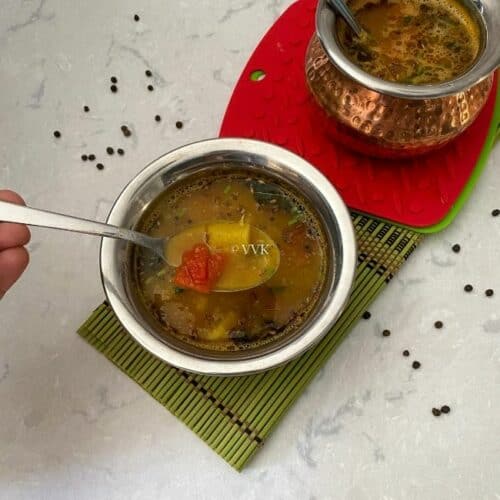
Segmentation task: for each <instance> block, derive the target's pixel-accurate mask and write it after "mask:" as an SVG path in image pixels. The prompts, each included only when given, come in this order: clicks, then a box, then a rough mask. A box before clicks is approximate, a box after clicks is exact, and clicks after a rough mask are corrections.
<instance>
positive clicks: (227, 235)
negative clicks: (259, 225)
mask: <svg viewBox="0 0 500 500" xmlns="http://www.w3.org/2000/svg"><path fill="white" fill-rule="evenodd" d="M207 235H208V244H209V245H210V247H211V248H213V249H217V250H227V249H230V248H232V247H233V246H235V245H238V246H241V245H248V244H249V243H250V225H249V224H242V223H239V222H214V223H213V224H208V226H207Z"/></svg>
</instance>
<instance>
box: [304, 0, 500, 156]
mask: <svg viewBox="0 0 500 500" xmlns="http://www.w3.org/2000/svg"><path fill="white" fill-rule="evenodd" d="M462 1H463V3H464V4H465V5H466V6H467V7H468V8H470V10H471V12H472V13H473V15H474V16H475V17H476V19H477V20H478V23H479V25H480V28H481V33H482V39H483V40H482V50H481V53H480V55H479V57H478V59H477V60H476V62H475V64H474V66H473V67H472V68H471V69H470V70H469V71H467V72H466V73H465V74H464V75H461V76H459V77H457V78H456V79H455V80H453V81H450V82H445V83H440V84H436V85H420V86H419V85H407V84H399V83H392V82H388V81H385V80H382V79H380V78H377V77H374V76H372V75H370V74H368V73H366V72H364V71H363V70H361V69H360V68H359V67H358V66H356V65H355V64H354V63H353V62H351V61H350V60H349V59H348V58H347V57H346V55H345V54H344V53H343V51H342V50H341V48H340V44H339V41H338V37H337V34H336V30H335V29H333V27H335V26H336V16H335V13H334V12H333V11H331V10H330V9H329V8H328V6H327V3H326V1H325V0H320V2H319V4H318V10H317V15H316V28H317V35H315V36H313V38H312V40H311V42H310V44H309V48H308V51H307V55H306V78H307V82H308V85H309V88H310V90H311V92H312V94H313V95H314V97H315V99H316V101H317V102H318V104H319V105H320V106H321V107H322V108H323V110H324V111H325V113H324V121H323V123H322V124H320V125H321V126H322V127H324V128H325V129H326V131H327V133H329V134H330V135H331V136H332V137H333V138H334V139H336V140H339V141H340V142H342V143H343V144H344V145H346V146H348V147H350V148H352V149H354V150H356V151H359V152H362V153H364V154H368V155H371V156H377V157H382V158H404V157H410V156H416V155H419V154H423V153H427V152H429V151H432V150H435V149H437V148H440V147H442V146H444V145H445V144H447V143H448V142H450V141H451V140H453V139H455V138H456V137H457V136H459V135H460V134H461V133H463V132H464V131H465V130H466V129H467V128H468V127H469V126H470V125H471V124H472V123H473V122H474V120H475V119H476V118H477V116H478V115H479V113H480V111H481V110H482V108H483V107H484V105H485V104H486V101H487V99H488V96H489V93H490V91H491V88H492V84H493V73H494V71H495V69H496V68H497V67H498V65H499V64H500V50H499V49H498V47H499V45H500V40H499V33H500V10H499V9H498V7H497V6H494V5H493V4H494V3H495V2H496V0H484V1H483V2H482V4H480V3H479V1H478V0H474V1H472V0H462Z"/></svg>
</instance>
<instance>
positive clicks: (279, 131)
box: [220, 0, 496, 228]
mask: <svg viewBox="0 0 500 500" xmlns="http://www.w3.org/2000/svg"><path fill="white" fill-rule="evenodd" d="M316 5H317V0H299V1H298V2H296V3H295V4H293V5H292V6H291V7H290V8H289V9H288V10H287V11H286V12H285V13H284V14H283V15H282V16H281V17H280V19H278V21H277V22H276V23H275V24H274V26H273V27H272V28H271V29H270V30H269V32H268V33H267V34H266V35H265V37H264V38H263V40H262V41H261V43H260V44H259V46H258V47H257V49H256V50H255V52H254V53H253V55H252V57H251V58H250V61H249V62H248V64H247V66H246V68H245V70H244V71H243V74H242V75H241V77H240V80H239V82H238V84H237V86H236V88H235V90H234V93H233V96H232V98H231V101H230V103H229V106H228V109H227V111H226V115H225V117H224V121H223V124H222V128H221V132H220V136H221V137H249V138H254V139H260V140H263V141H268V142H272V143H275V144H278V145H280V146H283V147H285V148H287V149H289V150H291V151H294V152H296V153H297V154H299V155H300V156H302V157H304V158H305V159H307V160H308V161H309V162H310V163H312V164H313V165H315V166H316V167H317V168H319V169H320V170H321V171H322V172H323V173H324V174H325V175H326V176H327V177H328V178H329V179H330V180H331V182H332V183H333V184H334V185H335V187H336V188H337V189H338V191H339V192H340V194H341V195H342V197H343V198H344V200H345V202H346V203H347V205H348V206H349V207H351V208H352V209H355V210H358V211H361V212H366V213H369V214H372V215H375V216H377V217H382V218H384V219H389V220H392V221H394V222H397V223H400V224H405V225H408V226H413V227H415V228H426V227H428V226H433V225H436V224H438V223H439V222H440V221H443V219H445V217H446V216H447V214H448V213H450V211H451V210H452V208H453V206H454V204H455V203H456V202H457V200H459V198H460V196H461V194H462V192H463V191H464V189H465V188H466V186H467V183H468V182H469V179H471V175H472V173H473V172H474V169H475V168H476V165H477V164H478V160H479V157H480V155H481V151H482V149H483V146H484V145H485V142H486V138H487V136H488V132H489V129H490V124H491V121H492V117H493V112H494V108H495V101H496V92H492V93H491V95H490V98H489V100H488V103H487V105H486V106H485V108H484V110H483V111H482V113H481V114H480V116H479V117H478V119H477V120H476V122H475V123H474V124H473V125H472V126H471V127H470V128H469V129H468V130H467V131H466V132H465V133H464V134H463V135H462V136H461V137H460V138H459V139H458V140H455V141H453V142H452V143H451V144H450V145H448V146H446V147H445V148H444V149H441V150H439V151H437V152H434V153H431V154H428V155H426V156H423V157H420V158H416V159H414V160H378V159H372V158H369V157H366V156H362V155H358V154H356V153H353V152H351V151H349V150H347V149H346V148H344V147H343V146H342V145H341V144H339V143H334V142H333V141H332V140H331V139H330V138H329V137H327V136H326V134H325V133H324V132H323V131H322V130H321V128H320V127H318V126H314V125H315V123H321V119H322V118H321V117H320V114H321V115H322V113H323V111H322V110H321V109H319V108H318V106H317V104H316V103H315V101H314V99H313V97H312V96H311V95H310V93H309V90H308V88H307V84H306V81H305V73H304V62H305V53H306V49H307V46H308V43H309V40H310V39H311V36H312V35H313V33H314V29H315V28H314V22H315V10H316ZM494 88H495V89H496V82H495V85H494ZM315 116H317V120H315ZM455 212H456V211H455ZM455 215H456V214H455Z"/></svg>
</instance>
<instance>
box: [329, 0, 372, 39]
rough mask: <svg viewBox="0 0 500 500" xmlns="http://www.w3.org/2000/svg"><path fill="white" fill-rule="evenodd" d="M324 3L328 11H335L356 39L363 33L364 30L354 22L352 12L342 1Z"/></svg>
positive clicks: (334, 0) (330, 0) (335, 0)
mask: <svg viewBox="0 0 500 500" xmlns="http://www.w3.org/2000/svg"><path fill="white" fill-rule="evenodd" d="M326 3H327V5H328V7H330V9H332V10H333V11H335V12H336V13H337V14H338V15H339V16H341V17H342V18H343V19H344V21H345V22H346V23H347V24H348V25H349V27H350V28H351V29H352V30H353V31H354V33H356V35H357V36H358V37H359V36H361V35H362V34H363V33H364V31H365V30H364V29H363V28H362V27H361V25H360V24H359V23H358V21H356V18H355V17H354V14H353V12H352V10H351V9H350V8H349V7H348V6H347V4H346V3H345V2H344V0H326Z"/></svg>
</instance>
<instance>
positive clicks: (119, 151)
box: [116, 148, 125, 156]
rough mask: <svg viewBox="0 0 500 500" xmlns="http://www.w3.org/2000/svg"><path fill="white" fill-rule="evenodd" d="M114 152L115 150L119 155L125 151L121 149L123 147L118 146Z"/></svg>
mask: <svg viewBox="0 0 500 500" xmlns="http://www.w3.org/2000/svg"><path fill="white" fill-rule="evenodd" d="M116 152H117V153H118V154H119V155H120V156H123V155H124V154H125V151H123V149H122V148H118V149H117V150H116Z"/></svg>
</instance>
